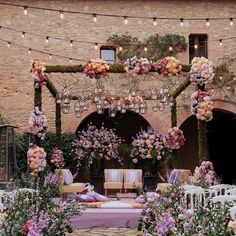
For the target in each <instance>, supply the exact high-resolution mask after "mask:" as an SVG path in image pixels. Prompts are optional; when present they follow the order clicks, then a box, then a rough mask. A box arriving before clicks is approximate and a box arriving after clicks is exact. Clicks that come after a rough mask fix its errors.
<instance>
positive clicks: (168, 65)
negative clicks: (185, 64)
mask: <svg viewBox="0 0 236 236" xmlns="http://www.w3.org/2000/svg"><path fill="white" fill-rule="evenodd" d="M154 68H155V70H156V71H157V72H158V73H159V74H161V75H163V76H167V77H170V76H176V75H179V74H180V73H181V71H182V65H181V64H180V61H179V60H177V59H176V58H175V57H165V58H163V59H161V60H159V61H158V62H157V63H155V64H154Z"/></svg>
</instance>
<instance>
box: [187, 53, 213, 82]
mask: <svg viewBox="0 0 236 236" xmlns="http://www.w3.org/2000/svg"><path fill="white" fill-rule="evenodd" d="M191 65H192V66H191V71H190V74H191V76H190V81H191V82H192V83H193V84H196V85H203V84H209V83H212V81H213V78H214V66H213V63H212V62H211V61H210V60H208V59H207V58H205V57H194V58H193V60H192V63H191Z"/></svg>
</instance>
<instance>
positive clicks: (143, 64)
mask: <svg viewBox="0 0 236 236" xmlns="http://www.w3.org/2000/svg"><path fill="white" fill-rule="evenodd" d="M124 65H125V70H126V71H127V72H131V73H133V75H134V76H137V75H146V74H148V73H149V71H150V69H151V63H150V62H149V60H148V59H147V58H140V59H138V58H137V57H136V56H134V57H132V58H129V59H127V60H126V61H125V63H124Z"/></svg>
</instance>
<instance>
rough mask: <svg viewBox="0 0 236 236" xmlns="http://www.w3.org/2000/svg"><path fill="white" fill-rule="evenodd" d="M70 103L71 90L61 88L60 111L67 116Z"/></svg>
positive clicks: (66, 87)
mask: <svg viewBox="0 0 236 236" xmlns="http://www.w3.org/2000/svg"><path fill="white" fill-rule="evenodd" d="M70 102H71V89H70V88H69V87H68V86H65V87H63V88H62V93H61V109H62V112H63V113H64V114H68V113H69V110H70Z"/></svg>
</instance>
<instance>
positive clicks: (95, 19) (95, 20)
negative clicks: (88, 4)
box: [93, 13, 97, 22]
mask: <svg viewBox="0 0 236 236" xmlns="http://www.w3.org/2000/svg"><path fill="white" fill-rule="evenodd" d="M93 22H97V14H96V13H93Z"/></svg>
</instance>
